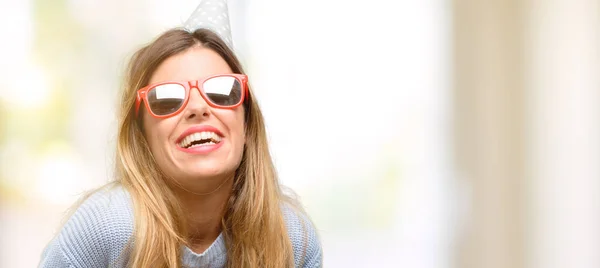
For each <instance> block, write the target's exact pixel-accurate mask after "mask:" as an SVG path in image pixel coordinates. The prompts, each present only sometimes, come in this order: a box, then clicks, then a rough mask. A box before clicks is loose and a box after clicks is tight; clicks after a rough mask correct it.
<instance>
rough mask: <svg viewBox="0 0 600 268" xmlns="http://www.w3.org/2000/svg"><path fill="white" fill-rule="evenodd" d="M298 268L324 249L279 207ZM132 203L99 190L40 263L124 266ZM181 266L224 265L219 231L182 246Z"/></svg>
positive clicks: (121, 193)
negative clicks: (205, 242) (202, 244)
mask: <svg viewBox="0 0 600 268" xmlns="http://www.w3.org/2000/svg"><path fill="white" fill-rule="evenodd" d="M282 212H283V215H284V219H285V222H286V226H287V231H288V236H289V238H290V240H291V242H292V247H293V250H294V262H295V264H296V267H306V268H312V267H322V249H321V244H320V242H319V240H318V237H317V233H316V231H315V228H314V226H312V225H311V224H310V221H308V220H307V219H306V217H305V216H303V215H301V214H298V213H297V212H295V211H294V210H293V209H292V208H290V207H287V206H284V207H283V209H282ZM133 230H134V220H133V204H132V201H131V197H130V195H129V193H128V192H127V191H126V190H125V189H123V188H122V187H116V188H113V189H110V190H101V191H99V192H97V193H95V194H93V195H92V196H90V197H89V198H88V199H86V200H85V201H84V202H83V204H82V205H81V206H79V207H78V208H77V210H76V211H75V212H74V214H73V215H72V216H71V217H70V218H69V219H68V220H67V222H66V223H65V225H64V226H63V227H62V229H61V230H60V232H59V233H58V234H57V235H56V236H55V237H54V238H53V239H52V240H51V241H50V243H49V244H48V245H47V246H46V248H45V249H44V251H43V253H42V258H41V261H40V264H39V267H43V268H58V267H60V268H66V267H68V268H75V267H85V268H96V267H98V268H100V267H126V264H127V262H128V261H129V250H130V246H131V244H130V243H129V241H130V238H131V237H132V235H133ZM181 251H182V264H183V266H184V267H211V268H215V267H216V268H218V267H224V266H225V263H226V262H227V248H226V245H225V239H224V238H223V234H220V235H219V236H218V237H217V239H216V240H215V241H214V242H213V243H212V245H211V246H210V247H209V248H208V249H206V250H205V251H204V252H203V253H202V254H198V253H195V252H193V251H192V250H191V249H189V248H188V247H186V246H182V247H181Z"/></svg>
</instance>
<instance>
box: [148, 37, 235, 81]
mask: <svg viewBox="0 0 600 268" xmlns="http://www.w3.org/2000/svg"><path fill="white" fill-rule="evenodd" d="M227 73H232V71H231V68H229V65H227V62H226V61H225V60H224V59H223V58H221V56H220V55H219V54H217V52H215V51H213V50H211V49H208V48H205V47H201V46H194V47H192V48H190V49H188V50H186V51H184V52H181V53H179V54H176V55H173V56H171V57H169V58H167V59H166V60H165V61H163V62H162V63H161V64H160V65H159V66H158V68H157V69H156V71H155V72H154V74H152V77H151V78H150V84H153V83H159V82H164V81H189V80H197V79H200V78H203V77H207V76H211V75H215V74H227Z"/></svg>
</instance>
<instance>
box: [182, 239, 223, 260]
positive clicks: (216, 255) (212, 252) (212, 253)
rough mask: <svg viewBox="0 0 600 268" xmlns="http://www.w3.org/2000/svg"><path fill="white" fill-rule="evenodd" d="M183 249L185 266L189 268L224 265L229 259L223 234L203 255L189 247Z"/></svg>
mask: <svg viewBox="0 0 600 268" xmlns="http://www.w3.org/2000/svg"><path fill="white" fill-rule="evenodd" d="M182 247H183V249H182V250H183V264H184V265H185V266H188V267H198V266H200V267H205V266H208V265H211V264H213V265H214V264H216V263H224V260H226V259H227V258H226V257H227V249H226V247H225V240H224V238H223V233H220V234H219V236H218V237H217V239H215V241H214V242H213V243H212V244H211V245H210V246H209V247H208V248H207V249H206V250H205V251H204V252H202V253H196V252H194V251H193V250H191V249H190V248H189V247H187V246H182ZM211 266H212V265H211Z"/></svg>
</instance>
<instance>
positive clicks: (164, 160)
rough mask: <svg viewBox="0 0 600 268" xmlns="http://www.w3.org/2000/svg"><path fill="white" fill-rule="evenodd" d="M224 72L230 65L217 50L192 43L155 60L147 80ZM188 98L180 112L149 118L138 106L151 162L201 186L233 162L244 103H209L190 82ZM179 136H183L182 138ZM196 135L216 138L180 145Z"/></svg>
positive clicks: (227, 172) (241, 136)
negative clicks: (223, 106) (230, 106)
mask: <svg viewBox="0 0 600 268" xmlns="http://www.w3.org/2000/svg"><path fill="white" fill-rule="evenodd" d="M230 73H232V71H231V68H229V66H228V65H227V63H226V62H225V60H223V58H221V56H219V54H217V53H216V52H214V51H213V50H210V49H208V48H204V47H200V46H194V47H193V48H190V49H189V50H186V51H185V52H182V53H180V54H177V55H174V56H172V57H170V58H168V59H167V60H165V61H164V62H163V63H162V64H160V66H159V67H158V68H157V69H156V71H155V72H154V74H153V75H152V77H151V79H150V82H149V84H154V83H159V82H164V81H190V80H198V79H201V78H204V77H207V76H211V75H215V74H230ZM189 98H190V99H189V101H188V103H187V106H186V107H185V108H184V110H183V111H182V112H181V113H179V114H177V115H175V116H172V117H168V118H163V119H159V118H155V117H153V116H152V115H150V114H149V113H148V112H147V111H146V110H145V109H144V112H143V122H144V134H145V136H146V139H147V140H148V143H149V145H150V150H151V151H152V154H153V155H154V158H155V159H156V163H157V164H158V166H159V167H160V168H161V170H162V171H163V172H164V173H165V174H166V175H167V176H169V177H171V178H173V179H174V180H175V181H176V182H177V183H178V184H180V185H181V186H183V187H185V188H186V189H189V190H194V189H196V190H201V189H204V188H202V186H203V185H204V182H205V181H207V180H210V181H211V182H212V183H220V182H222V181H223V180H224V179H227V178H230V177H231V176H233V175H234V173H235V170H236V169H237V168H238V166H239V164H240V161H241V159H242V153H243V149H244V143H245V133H244V131H245V128H244V108H243V105H240V106H238V107H237V108H235V109H219V108H213V107H211V106H209V105H208V104H207V103H206V101H205V100H204V99H203V98H202V96H201V95H200V93H199V92H198V90H197V89H196V88H191V90H190V96H189ZM202 132H204V133H202ZM198 133H200V134H198ZM190 135H191V136H190ZM213 135H216V136H218V137H215V136H213ZM185 137H189V138H188V139H187V143H188V144H185V143H186V141H185ZM200 137H202V139H206V138H207V137H210V138H212V139H213V140H216V141H218V140H220V141H219V142H218V143H216V144H211V143H203V144H199V145H195V146H193V147H189V148H186V147H187V146H189V141H190V139H192V138H194V139H199V138H200ZM215 138H216V139H215ZM182 140H183V142H182ZM182 143H184V144H183V145H182Z"/></svg>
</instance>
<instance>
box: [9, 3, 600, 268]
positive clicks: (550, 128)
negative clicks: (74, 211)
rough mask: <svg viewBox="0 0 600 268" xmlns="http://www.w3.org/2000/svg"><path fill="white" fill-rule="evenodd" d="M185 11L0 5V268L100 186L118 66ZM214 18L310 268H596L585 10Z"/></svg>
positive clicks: (445, 8)
mask: <svg viewBox="0 0 600 268" xmlns="http://www.w3.org/2000/svg"><path fill="white" fill-rule="evenodd" d="M205 1H206V0H205ZM198 3H199V0H181V1H167V0H152V1H148V0H145V1H142V0H128V1H121V0H104V1H93V0H70V1H69V0H52V1H50V0H0V18H1V19H0V22H1V23H0V36H1V37H0V38H1V40H2V42H1V44H0V48H1V49H0V238H1V239H0V267H35V266H36V265H37V263H38V261H39V259H40V254H41V252H42V249H43V248H44V247H45V245H46V244H47V243H48V242H49V240H50V239H51V238H52V236H53V235H54V234H55V232H56V230H57V229H58V228H59V226H60V222H61V220H62V217H63V216H64V212H65V211H66V209H67V208H69V206H70V205H72V204H73V202H75V201H76V200H77V198H78V197H79V196H80V194H81V193H83V192H84V191H86V190H90V189H93V188H94V187H97V186H100V185H102V184H104V183H106V182H107V181H109V180H111V179H112V178H113V173H112V168H113V161H114V160H113V158H114V147H115V139H116V138H115V137H116V134H115V131H116V119H115V111H116V107H117V105H118V104H117V96H118V92H119V86H120V82H121V78H122V73H123V70H124V67H125V65H126V63H127V60H128V59H129V57H130V56H131V54H132V53H133V52H134V51H135V50H136V49H138V48H140V47H141V46H142V45H143V44H145V43H148V42H150V41H151V40H152V39H153V38H155V37H156V36H157V35H159V34H160V33H161V32H163V31H165V30H166V29H169V28H171V27H176V26H180V25H181V24H182V23H183V22H184V21H185V20H186V18H187V17H188V16H189V15H190V14H191V13H192V11H193V10H194V9H195V7H196V5H197V4H198ZM229 8H230V17H231V19H232V28H233V38H234V46H235V49H236V51H237V53H238V55H239V56H240V58H241V59H242V62H243V64H244V66H245V67H246V70H247V72H248V73H249V76H250V81H251V84H252V85H253V87H254V90H255V93H256V95H257V98H258V100H259V103H260V105H261V107H262V108H263V112H264V115H265V119H266V123H267V128H268V133H269V140H270V144H271V151H272V154H273V156H274V160H275V164H276V167H277V169H278V172H279V175H280V179H281V181H282V182H283V183H284V184H285V185H287V186H289V187H291V188H292V189H294V190H295V191H296V192H297V193H298V194H299V196H300V197H301V200H302V201H303V203H304V205H305V207H306V209H307V211H308V212H309V213H310V215H311V217H312V219H313V220H314V222H315V224H316V226H317V228H318V230H319V233H320V236H321V240H322V245H323V250H324V263H325V267H417V268H454V267H456V268H480V267H485V268H506V267H511V268H565V267H577V268H588V267H589V268H592V267H594V268H595V267H600V254H599V253H598V252H600V75H599V72H600V1H598V0H596V1H594V0H587V1H586V0H553V1H548V0H490V1H478V0H448V1H443V0H420V1H406V0H399V1H384V0H371V1H353V0H344V1H342V0H304V1H283V0H230V1H229Z"/></svg>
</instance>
